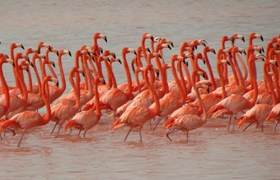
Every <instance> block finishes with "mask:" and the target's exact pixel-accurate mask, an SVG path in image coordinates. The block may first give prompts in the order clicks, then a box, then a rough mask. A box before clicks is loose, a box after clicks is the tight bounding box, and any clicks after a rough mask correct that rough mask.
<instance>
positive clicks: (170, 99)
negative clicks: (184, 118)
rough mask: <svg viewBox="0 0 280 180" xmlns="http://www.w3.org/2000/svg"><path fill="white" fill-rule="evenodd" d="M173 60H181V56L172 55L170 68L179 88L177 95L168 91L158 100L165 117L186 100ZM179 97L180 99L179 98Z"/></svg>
mask: <svg viewBox="0 0 280 180" xmlns="http://www.w3.org/2000/svg"><path fill="white" fill-rule="evenodd" d="M175 61H183V57H182V56H179V55H173V56H172V58H171V69H172V74H173V76H174V79H175V81H176V84H177V86H178V88H179V91H180V96H178V93H175V92H172V91H170V92H169V93H167V94H165V95H164V96H163V97H162V98H161V99H160V101H159V103H160V107H161V109H160V111H161V117H166V116H167V115H169V114H171V113H172V112H173V111H175V110H176V109H178V108H180V107H181V106H182V105H183V104H184V103H185V101H186V95H185V92H184V90H183V88H182V85H181V83H180V81H179V78H178V75H177V73H176V68H175ZM179 97H180V99H179ZM154 106H156V104H155V103H154V104H152V105H151V107H154ZM160 121H161V119H159V120H158V121H157V122H156V125H155V127H154V130H155V129H156V127H157V126H158V124H159V123H160Z"/></svg>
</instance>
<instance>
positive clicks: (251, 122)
mask: <svg viewBox="0 0 280 180" xmlns="http://www.w3.org/2000/svg"><path fill="white" fill-rule="evenodd" d="M252 124H253V122H250V123H249V124H248V126H246V127H245V128H244V129H243V130H242V131H243V132H244V131H245V130H246V129H248V127H250V126H251V125H252Z"/></svg>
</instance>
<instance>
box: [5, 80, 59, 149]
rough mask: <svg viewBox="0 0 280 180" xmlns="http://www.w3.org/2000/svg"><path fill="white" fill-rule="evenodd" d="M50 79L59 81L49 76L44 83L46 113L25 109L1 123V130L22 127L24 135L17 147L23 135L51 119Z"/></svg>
mask: <svg viewBox="0 0 280 180" xmlns="http://www.w3.org/2000/svg"><path fill="white" fill-rule="evenodd" d="M48 81H54V82H57V80H56V79H54V78H52V77H51V76H47V77H46V78H45V79H44V81H43V84H42V87H41V88H42V89H41V91H42V96H43V99H44V101H45V104H46V111H47V113H46V114H45V115H43V116H42V115H41V114H40V113H38V112H36V111H24V112H21V113H19V114H16V115H15V116H13V117H12V118H11V119H9V120H7V121H5V122H4V123H2V124H1V126H0V129H1V131H3V130H5V129H7V128H16V129H22V130H23V132H22V135H21V137H20V139H19V142H18V144H17V147H20V144H21V141H22V138H23V135H24V134H25V133H26V132H27V131H28V130H29V129H31V128H34V127H38V126H43V125H45V124H47V123H48V122H49V121H50V118H51V108H50V102H49V89H48Z"/></svg>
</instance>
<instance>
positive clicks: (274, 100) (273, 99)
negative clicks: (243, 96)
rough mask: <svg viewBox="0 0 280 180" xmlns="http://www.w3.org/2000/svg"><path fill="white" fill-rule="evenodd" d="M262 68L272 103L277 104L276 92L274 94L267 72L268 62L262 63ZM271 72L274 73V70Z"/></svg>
mask: <svg viewBox="0 0 280 180" xmlns="http://www.w3.org/2000/svg"><path fill="white" fill-rule="evenodd" d="M263 69H264V77H265V80H266V82H267V85H268V87H269V90H270V93H271V95H272V102H273V105H276V104H277V99H276V94H275V91H274V88H273V83H272V78H271V77H270V75H269V74H268V72H269V63H264V67H263ZM273 74H274V75H276V74H275V72H273Z"/></svg>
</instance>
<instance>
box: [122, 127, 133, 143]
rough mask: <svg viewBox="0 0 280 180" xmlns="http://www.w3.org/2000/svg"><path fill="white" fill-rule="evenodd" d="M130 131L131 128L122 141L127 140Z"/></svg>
mask: <svg viewBox="0 0 280 180" xmlns="http://www.w3.org/2000/svg"><path fill="white" fill-rule="evenodd" d="M131 130H132V128H130V129H129V131H128V132H127V133H126V136H125V138H124V140H123V141H126V139H127V137H128V135H129V133H130V132H131Z"/></svg>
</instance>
